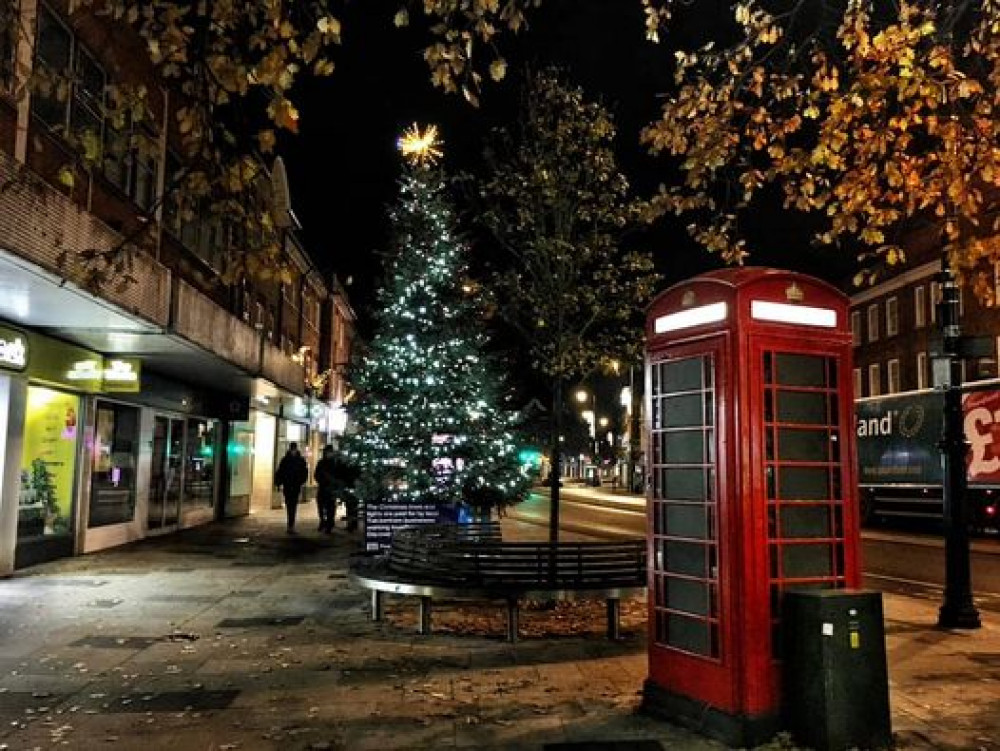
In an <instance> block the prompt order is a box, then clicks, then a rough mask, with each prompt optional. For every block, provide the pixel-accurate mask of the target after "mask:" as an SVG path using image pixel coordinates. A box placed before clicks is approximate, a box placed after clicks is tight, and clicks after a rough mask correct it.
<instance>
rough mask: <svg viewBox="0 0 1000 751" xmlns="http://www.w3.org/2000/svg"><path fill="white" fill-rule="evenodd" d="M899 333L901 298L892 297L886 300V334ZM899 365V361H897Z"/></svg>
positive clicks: (893, 334) (894, 334)
mask: <svg viewBox="0 0 1000 751" xmlns="http://www.w3.org/2000/svg"><path fill="white" fill-rule="evenodd" d="M898 333H899V300H898V299H897V298H895V297H890V298H889V299H888V300H886V301H885V335H886V336H896V334H898ZM897 365H898V363H897Z"/></svg>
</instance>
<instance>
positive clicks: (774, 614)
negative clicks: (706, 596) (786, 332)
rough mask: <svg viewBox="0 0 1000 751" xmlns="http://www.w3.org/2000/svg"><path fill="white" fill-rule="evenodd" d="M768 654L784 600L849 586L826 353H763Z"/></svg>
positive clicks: (776, 641) (833, 385)
mask: <svg viewBox="0 0 1000 751" xmlns="http://www.w3.org/2000/svg"><path fill="white" fill-rule="evenodd" d="M761 365H762V369H763V375H764V378H763V388H764V398H763V400H762V404H763V409H764V415H763V417H764V423H763V427H764V447H765V448H764V460H765V466H764V473H765V493H766V496H767V498H766V501H767V529H768V556H769V561H768V570H769V573H770V590H771V626H772V629H771V631H772V651H773V653H774V654H775V655H776V656H778V654H777V650H778V648H779V646H780V643H781V642H780V638H779V635H778V624H779V622H780V612H779V608H780V604H781V594H782V592H784V591H785V590H788V589H803V588H810V589H812V588H820V589H831V588H838V587H844V586H846V579H845V571H844V528H843V518H844V510H843V507H844V498H843V493H842V483H841V474H842V471H843V467H842V461H841V459H842V451H841V440H840V430H839V414H840V410H839V402H838V398H837V382H838V373H837V369H838V368H839V361H838V360H837V359H836V358H834V357H830V356H828V355H813V354H801V353H788V352H775V351H770V352H767V351H765V352H764V353H763V362H762V364H761Z"/></svg>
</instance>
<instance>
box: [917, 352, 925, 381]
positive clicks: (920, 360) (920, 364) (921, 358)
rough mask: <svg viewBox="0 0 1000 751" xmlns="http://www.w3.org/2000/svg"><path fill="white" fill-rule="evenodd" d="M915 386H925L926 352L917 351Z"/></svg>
mask: <svg viewBox="0 0 1000 751" xmlns="http://www.w3.org/2000/svg"><path fill="white" fill-rule="evenodd" d="M917 388H918V389H925V388H927V353H926V352H917Z"/></svg>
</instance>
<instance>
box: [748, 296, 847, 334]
mask: <svg viewBox="0 0 1000 751" xmlns="http://www.w3.org/2000/svg"><path fill="white" fill-rule="evenodd" d="M750 317H751V318H756V319H757V320H758V321H774V322H775V323H795V324H799V325H800V326H822V327H824V328H830V329H832V328H834V327H835V326H836V325H837V311H835V310H831V309H829V308H812V307H809V306H808V305H788V304H787V303H781V302H769V301H767V300H751V301H750Z"/></svg>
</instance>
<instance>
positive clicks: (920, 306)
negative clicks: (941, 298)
mask: <svg viewBox="0 0 1000 751" xmlns="http://www.w3.org/2000/svg"><path fill="white" fill-rule="evenodd" d="M913 324H914V326H915V327H916V328H918V329H920V328H923V327H924V326H925V325H926V324H927V292H926V290H925V288H924V285H922V284H921V285H919V286H918V287H916V288H914V290H913Z"/></svg>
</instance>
